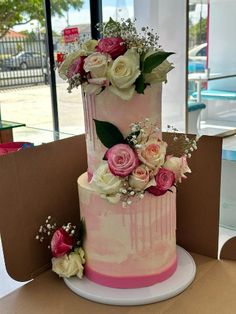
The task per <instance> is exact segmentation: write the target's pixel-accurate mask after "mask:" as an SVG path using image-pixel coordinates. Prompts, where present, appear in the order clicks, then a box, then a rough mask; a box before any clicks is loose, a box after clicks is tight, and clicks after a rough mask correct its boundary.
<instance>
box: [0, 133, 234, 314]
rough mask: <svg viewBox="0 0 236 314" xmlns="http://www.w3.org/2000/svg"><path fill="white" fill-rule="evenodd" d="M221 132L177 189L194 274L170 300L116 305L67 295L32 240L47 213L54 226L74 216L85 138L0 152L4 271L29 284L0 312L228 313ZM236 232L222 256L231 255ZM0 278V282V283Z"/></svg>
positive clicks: (183, 240) (181, 237)
mask: <svg viewBox="0 0 236 314" xmlns="http://www.w3.org/2000/svg"><path fill="white" fill-rule="evenodd" d="M221 146H222V142H221V139H220V138H216V137H202V138H201V139H200V140H199V143H198V150H197V151H196V152H195V153H194V154H193V157H192V158H191V160H190V168H191V169H192V174H191V175H189V176H188V177H189V178H188V180H186V181H184V182H183V183H182V184H181V185H179V188H178V193H177V243H178V244H179V245H180V246H182V247H184V248H185V249H186V250H188V251H190V252H192V253H191V254H192V256H193V258H194V260H195V262H196V265H197V275H196V278H195V280H194V282H193V283H192V285H191V286H190V287H189V288H187V290H185V291H184V292H183V293H182V294H180V295H178V296H177V297H175V298H172V299H169V300H166V301H163V302H160V303H155V304H150V305H146V306H138V307H132V306H131V307H116V306H108V305H102V304H98V303H94V302H91V301H88V300H85V299H83V298H81V297H79V296H77V295H75V294H73V293H72V292H71V291H70V290H69V289H68V288H67V287H66V285H65V284H64V282H63V280H61V279H59V278H58V277H57V275H56V274H54V273H52V272H51V271H50V270H48V269H49V268H50V258H51V256H50V252H49V251H48V250H47V248H46V244H45V245H44V243H43V244H42V245H40V244H39V243H38V242H37V241H36V240H35V234H36V233H37V230H38V228H39V225H40V224H42V223H44V221H45V218H46V217H47V216H48V215H51V216H53V217H54V218H55V219H56V220H57V221H58V223H59V224H61V223H65V222H68V221H72V222H74V221H75V222H78V221H79V201H78V191H77V178H78V176H79V175H80V174H81V173H83V172H85V171H86V168H87V165H86V147H85V140H84V136H83V135H81V136H75V137H72V138H69V139H65V140H61V141H57V142H54V143H49V144H45V145H42V146H38V147H34V148H31V149H27V150H23V151H20V152H17V153H14V154H9V155H5V156H2V157H1V158H0V200H1V203H0V233H1V236H2V242H3V250H4V255H5V260H6V265H7V270H8V273H9V274H10V276H11V277H13V278H14V279H16V280H19V281H25V280H29V279H32V278H35V279H34V280H33V281H32V282H30V283H28V284H27V285H25V286H23V287H22V288H20V289H18V290H16V291H15V292H13V293H11V294H10V295H8V296H6V297H4V298H2V299H1V300H0V313H1V314H5V313H9V314H13V313H17V314H21V313H22V314H28V313H29V314H31V313H32V314H37V313H44V314H45V313H46V314H47V313H50V314H53V313H70V314H71V313H80V314H83V313H92V314H96V313H112V314H114V313H117V314H118V313H119V314H122V313H128V314H133V313H175V314H183V313H186V314H189V313H191V314H192V313H193V314H195V313H201V314H202V313H203V314H204V313H221V314H222V313H227V314H230V313H234V312H235V311H236V310H235V309H236V298H235V296H234V291H235V288H236V263H235V262H234V261H230V260H224V261H222V260H221V261H220V260H217V250H218V236H219V231H218V230H219V204H220V179H221ZM235 246H236V238H233V239H230V240H229V241H228V242H227V243H226V244H225V245H224V247H223V249H222V252H221V257H222V258H223V259H232V260H235V259H236V250H234V248H235ZM0 284H1V283H0Z"/></svg>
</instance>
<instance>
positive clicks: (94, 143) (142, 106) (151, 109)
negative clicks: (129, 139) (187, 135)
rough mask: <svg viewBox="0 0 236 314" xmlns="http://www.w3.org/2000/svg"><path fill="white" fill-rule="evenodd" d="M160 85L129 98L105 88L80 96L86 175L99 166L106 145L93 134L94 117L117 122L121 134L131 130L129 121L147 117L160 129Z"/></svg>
mask: <svg viewBox="0 0 236 314" xmlns="http://www.w3.org/2000/svg"><path fill="white" fill-rule="evenodd" d="M161 91H162V87H161V84H154V85H151V86H148V87H147V88H146V89H145V93H144V94H135V95H134V97H133V98H132V99H131V100H130V101H125V100H122V99H121V98H119V97H117V96H116V95H114V94H112V93H111V92H109V91H107V90H104V91H103V92H102V93H101V94H99V95H94V94H93V95H85V94H84V96H83V105H84V121H85V134H86V145H87V156H88V157H87V158H88V174H89V175H90V177H91V175H92V174H93V172H94V171H95V170H96V169H97V168H98V165H99V164H100V163H101V160H102V159H103V156H104V153H105V151H106V148H105V147H104V146H103V145H102V144H101V142H100V140H99V139H98V138H97V136H96V130H95V124H94V121H93V119H97V120H101V121H108V122H111V123H113V124H114V125H116V126H117V127H118V128H119V129H120V131H121V132H122V134H123V135H124V136H127V135H128V133H129V132H130V124H131V123H133V122H138V121H143V120H144V119H145V118H150V119H151V120H152V121H153V122H156V123H157V124H158V126H159V127H160V128H161Z"/></svg>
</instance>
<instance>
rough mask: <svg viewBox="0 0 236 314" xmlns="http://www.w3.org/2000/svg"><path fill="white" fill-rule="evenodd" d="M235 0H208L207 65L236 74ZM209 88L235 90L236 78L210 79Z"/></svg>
mask: <svg viewBox="0 0 236 314" xmlns="http://www.w3.org/2000/svg"><path fill="white" fill-rule="evenodd" d="M235 32H236V0H210V20H209V52H208V58H209V59H208V67H209V68H210V72H211V73H218V74H220V75H229V74H236V40H235V38H236V37H235V36H236V35H235ZM208 87H209V89H220V90H229V91H236V78H232V79H224V80H220V81H218V80H217V81H211V82H210V83H209V85H208Z"/></svg>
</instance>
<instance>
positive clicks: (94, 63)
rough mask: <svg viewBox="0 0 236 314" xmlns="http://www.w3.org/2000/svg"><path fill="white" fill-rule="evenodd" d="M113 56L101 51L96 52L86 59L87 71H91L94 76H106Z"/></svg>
mask: <svg viewBox="0 0 236 314" xmlns="http://www.w3.org/2000/svg"><path fill="white" fill-rule="evenodd" d="M109 62H111V58H110V57H109V56H108V55H105V54H102V53H100V52H94V53H92V54H91V55H89V56H88V57H87V58H86V59H85V60H84V70H85V72H90V73H91V76H92V78H98V77H102V78H104V77H106V73H107V69H108V65H109Z"/></svg>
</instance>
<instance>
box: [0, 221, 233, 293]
mask: <svg viewBox="0 0 236 314" xmlns="http://www.w3.org/2000/svg"><path fill="white" fill-rule="evenodd" d="M233 236H236V231H234V230H229V229H226V228H222V227H220V238H219V252H220V249H221V248H222V246H223V244H224V243H225V242H226V241H227V240H228V239H230V238H231V237H233ZM24 284H26V283H22V282H18V281H15V280H13V279H12V278H11V277H10V276H9V275H8V274H7V271H6V267H5V263H4V258H3V252H2V245H1V241H0V298H2V297H4V296H5V295H7V294H9V293H11V292H12V291H14V290H16V289H17V288H19V287H21V286H22V285H24Z"/></svg>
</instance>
